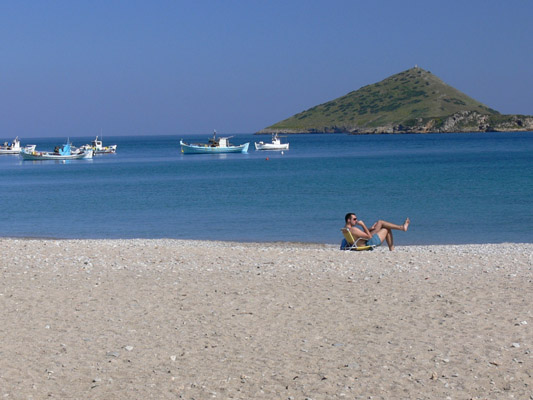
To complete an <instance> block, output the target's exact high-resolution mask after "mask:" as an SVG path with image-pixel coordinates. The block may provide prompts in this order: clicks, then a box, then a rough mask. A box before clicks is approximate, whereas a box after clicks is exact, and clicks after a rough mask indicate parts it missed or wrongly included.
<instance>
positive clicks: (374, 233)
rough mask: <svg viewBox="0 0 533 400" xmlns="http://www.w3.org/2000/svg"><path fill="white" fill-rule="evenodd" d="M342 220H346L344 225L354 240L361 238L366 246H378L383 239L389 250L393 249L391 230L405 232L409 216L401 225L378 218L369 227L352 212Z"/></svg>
mask: <svg viewBox="0 0 533 400" xmlns="http://www.w3.org/2000/svg"><path fill="white" fill-rule="evenodd" d="M344 221H345V222H346V225H345V226H344V227H345V228H346V229H348V230H349V231H350V232H351V233H352V235H353V237H354V238H355V240H357V239H359V238H363V239H365V240H366V245H367V246H379V245H381V244H382V243H383V241H384V240H385V241H386V242H387V245H388V246H389V250H390V251H392V250H394V238H393V236H392V230H393V229H395V230H398V231H403V232H407V229H408V228H409V224H410V223H411V221H410V220H409V218H406V219H405V222H404V223H403V225H396V224H393V223H391V222H387V221H383V220H379V221H377V222H376V223H375V224H374V225H372V226H371V227H370V229H368V228H367V226H366V225H365V223H364V222H363V221H361V220H358V219H357V215H355V214H354V213H348V214H346V216H345V217H344Z"/></svg>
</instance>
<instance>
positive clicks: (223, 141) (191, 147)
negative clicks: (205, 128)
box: [180, 131, 250, 154]
mask: <svg viewBox="0 0 533 400" xmlns="http://www.w3.org/2000/svg"><path fill="white" fill-rule="evenodd" d="M216 136H217V131H214V132H213V138H212V139H209V142H208V143H207V144H203V143H193V144H188V143H185V142H184V141H183V140H180V146H181V152H182V153H183V154H220V153H246V152H248V146H249V145H250V143H249V142H248V143H244V144H241V145H238V146H235V145H232V144H230V142H229V139H230V138H232V137H233V136H229V137H221V138H218V139H217V137H216Z"/></svg>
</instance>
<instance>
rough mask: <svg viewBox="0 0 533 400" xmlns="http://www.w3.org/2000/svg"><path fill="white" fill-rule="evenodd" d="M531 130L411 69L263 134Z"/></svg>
mask: <svg viewBox="0 0 533 400" xmlns="http://www.w3.org/2000/svg"><path fill="white" fill-rule="evenodd" d="M500 124H504V125H505V126H506V127H507V128H506V130H527V129H528V127H529V126H530V128H529V129H533V119H532V117H526V116H504V115H501V114H499V113H498V112H497V111H496V110H493V109H491V108H490V107H488V106H486V105H484V104H482V103H480V102H478V101H476V100H474V99H473V98H471V97H469V96H467V95H466V94H464V93H462V92H460V91H459V90H457V89H455V88H453V87H451V86H450V85H447V84H446V83H444V82H443V81H442V80H440V79H439V78H438V77H436V76H435V75H433V74H431V72H429V71H425V70H423V69H422V68H418V67H415V68H411V69H409V70H407V71H404V72H401V73H399V74H396V75H393V76H391V77H389V78H387V79H385V80H383V81H381V82H378V83H375V84H372V85H368V86H364V87H362V88H361V89H359V90H357V91H353V92H350V93H348V94H346V95H345V96H342V97H339V98H337V99H335V100H331V101H328V102H327V103H324V104H320V105H318V106H315V107H313V108H310V109H308V110H305V111H303V112H301V113H298V114H296V115H293V116H292V117H290V118H287V119H286V120H283V121H281V122H278V123H276V124H274V125H272V126H269V127H268V128H265V129H263V130H262V131H260V132H259V133H274V132H278V133H279V132H282V133H313V132H349V133H401V132H462V131H480V130H484V131H486V130H498V126H500Z"/></svg>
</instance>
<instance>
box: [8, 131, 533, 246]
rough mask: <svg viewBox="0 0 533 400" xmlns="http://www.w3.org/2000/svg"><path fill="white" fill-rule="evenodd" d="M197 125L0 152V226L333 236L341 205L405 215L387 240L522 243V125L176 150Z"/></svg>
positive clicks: (115, 234) (368, 214)
mask: <svg viewBox="0 0 533 400" xmlns="http://www.w3.org/2000/svg"><path fill="white" fill-rule="evenodd" d="M209 136H210V135H209V134H206V135H194V136H193V135H188V136H187V135H185V136H178V135H166V136H162V135H161V136H157V135H154V136H130V137H125V136H111V135H110V136H104V137H103V141H104V146H106V145H112V144H116V145H117V146H118V148H117V153H116V154H102V155H96V156H95V157H94V158H93V159H92V160H71V161H23V160H22V158H21V157H20V156H19V155H0V205H1V208H2V215H3V218H2V222H1V223H0V236H1V237H14V238H69V239H70V238H79V239H86V238H91V239H118V238H175V239H200V240H224V241H241V242H242V241H243V242H306V243H323V244H340V242H341V240H342V235H341V231H340V228H342V227H343V226H344V215H345V214H346V213H348V212H354V213H356V214H357V216H358V217H359V219H362V220H363V221H365V223H366V224H367V225H368V226H370V225H371V224H372V223H373V222H375V221H376V220H378V219H383V220H387V221H390V222H393V223H397V224H402V223H403V222H404V220H405V219H406V217H409V218H410V219H411V225H410V227H409V230H408V231H407V232H400V231H397V232H396V231H395V232H394V240H395V244H396V245H400V246H401V245H415V244H416V245H426V244H469V243H503V242H514V243H524V242H526V243H532V242H533V207H532V205H533V132H520V133H455V134H404V135H345V134H308V135H307V134H306V135H289V136H287V137H283V138H282V142H289V143H290V149H289V150H286V151H283V152H280V151H256V150H255V149H254V144H253V143H254V141H255V142H258V141H260V140H262V141H269V140H270V136H265V135H261V136H258V135H253V134H236V135H233V137H232V138H231V142H232V143H233V144H242V143H245V142H250V150H249V152H248V153H247V154H219V155H190V154H182V153H181V151H180V146H179V141H180V139H182V138H183V139H184V140H185V141H189V142H207V139H208V137H209ZM223 136H226V135H223ZM93 139H94V136H93V137H70V141H71V142H72V143H73V144H74V145H75V146H81V145H83V144H86V143H90V141H91V140H93ZM12 140H13V138H12V137H5V135H4V138H2V139H1V142H2V143H3V142H4V141H9V142H11V141H12ZM20 140H21V144H22V145H23V146H24V145H26V144H36V145H37V150H41V151H45V150H47V151H51V150H53V149H54V147H55V146H57V145H61V144H63V143H65V141H66V140H67V138H65V137H56V138H25V137H21V138H20Z"/></svg>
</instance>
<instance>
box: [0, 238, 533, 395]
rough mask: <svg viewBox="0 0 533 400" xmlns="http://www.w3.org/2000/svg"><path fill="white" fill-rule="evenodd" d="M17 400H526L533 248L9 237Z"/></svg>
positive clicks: (7, 382)
mask: <svg viewBox="0 0 533 400" xmlns="http://www.w3.org/2000/svg"><path fill="white" fill-rule="evenodd" d="M0 246H1V248H2V249H3V251H2V252H1V253H0V271H1V275H0V276H1V279H0V307H1V309H2V310H3V312H2V325H1V326H0V335H1V337H2V340H1V341H0V355H1V357H0V395H1V396H2V397H3V398H44V397H52V398H54V397H59V398H112V399H131V398H160V399H175V398H185V399H191V398H238V399H250V398H254V399H272V398H280V399H281V398H285V399H288V398H294V399H299V398H313V399H326V398H327V399H341V398H369V397H372V398H472V399H483V398H503V397H505V398H509V397H514V398H529V396H530V395H531V374H532V369H531V365H532V359H533V353H532V350H533V334H532V325H533V315H532V310H531V301H530V293H531V285H532V282H533V274H532V263H533V260H532V258H533V244H530V243H520V244H517V243H503V244H482V245H429V246H401V245H400V246H397V247H396V249H395V250H394V251H393V252H389V251H388V250H387V249H386V248H379V249H377V250H375V251H372V252H345V251H340V250H338V247H337V246H332V245H313V244H305V243H279V242H278V243H239V242H214V241H213V242H210V241H194V240H176V239H128V240H118V239H108V240H87V239H80V240H41V239H16V238H11V239H6V238H0Z"/></svg>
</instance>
